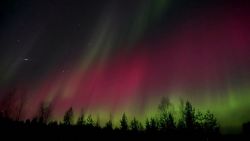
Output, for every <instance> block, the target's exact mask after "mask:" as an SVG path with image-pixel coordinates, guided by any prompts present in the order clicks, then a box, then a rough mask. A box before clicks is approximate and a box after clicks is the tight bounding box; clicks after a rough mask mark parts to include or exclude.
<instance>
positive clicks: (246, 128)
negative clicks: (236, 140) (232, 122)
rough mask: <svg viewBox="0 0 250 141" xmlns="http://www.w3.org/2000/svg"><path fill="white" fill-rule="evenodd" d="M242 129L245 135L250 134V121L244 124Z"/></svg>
mask: <svg viewBox="0 0 250 141" xmlns="http://www.w3.org/2000/svg"><path fill="white" fill-rule="evenodd" d="M242 131H243V134H245V135H248V136H249V135H250V121H249V122H246V123H243V124H242Z"/></svg>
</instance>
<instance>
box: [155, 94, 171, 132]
mask: <svg viewBox="0 0 250 141" xmlns="http://www.w3.org/2000/svg"><path fill="white" fill-rule="evenodd" d="M170 106H171V103H170V101H169V99H168V98H165V97H163V98H162V100H161V103H160V104H159V106H158V109H159V111H160V119H159V126H160V129H161V130H169V129H174V128H175V123H174V117H173V114H172V113H171V110H170V109H169V108H170Z"/></svg>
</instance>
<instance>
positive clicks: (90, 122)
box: [86, 114, 94, 127]
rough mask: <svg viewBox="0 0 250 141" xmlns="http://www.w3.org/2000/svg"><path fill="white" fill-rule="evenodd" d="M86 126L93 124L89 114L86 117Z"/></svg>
mask: <svg viewBox="0 0 250 141" xmlns="http://www.w3.org/2000/svg"><path fill="white" fill-rule="evenodd" d="M86 126H88V127H93V126H94V121H93V118H92V115H91V114H90V115H89V116H88V117H87V120H86Z"/></svg>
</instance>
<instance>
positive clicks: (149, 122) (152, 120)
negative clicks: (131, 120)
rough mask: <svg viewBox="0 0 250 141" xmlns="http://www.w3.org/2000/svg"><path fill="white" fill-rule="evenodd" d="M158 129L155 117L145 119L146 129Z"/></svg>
mask: <svg viewBox="0 0 250 141" xmlns="http://www.w3.org/2000/svg"><path fill="white" fill-rule="evenodd" d="M158 129H159V127H158V123H157V120H156V119H155V118H150V120H148V119H146V130H148V131H157V130H158Z"/></svg>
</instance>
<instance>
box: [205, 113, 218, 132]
mask: <svg viewBox="0 0 250 141" xmlns="http://www.w3.org/2000/svg"><path fill="white" fill-rule="evenodd" d="M204 128H205V131H206V133H209V134H215V133H218V132H219V125H218V123H217V119H216V118H215V116H214V115H213V114H212V113H211V112H210V111H207V113H206V114H205V115H204Z"/></svg>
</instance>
